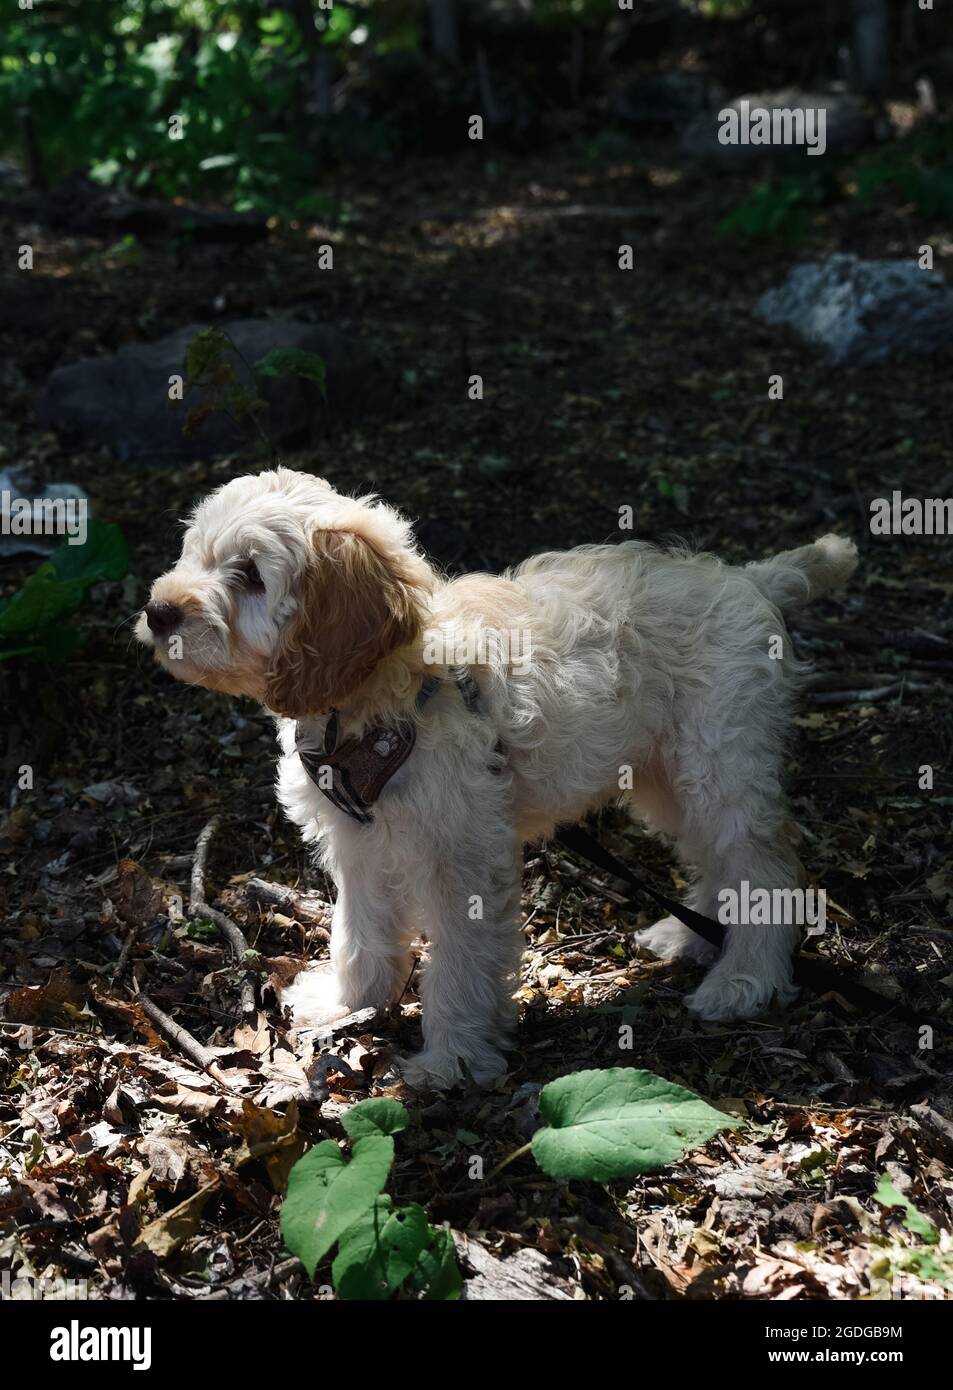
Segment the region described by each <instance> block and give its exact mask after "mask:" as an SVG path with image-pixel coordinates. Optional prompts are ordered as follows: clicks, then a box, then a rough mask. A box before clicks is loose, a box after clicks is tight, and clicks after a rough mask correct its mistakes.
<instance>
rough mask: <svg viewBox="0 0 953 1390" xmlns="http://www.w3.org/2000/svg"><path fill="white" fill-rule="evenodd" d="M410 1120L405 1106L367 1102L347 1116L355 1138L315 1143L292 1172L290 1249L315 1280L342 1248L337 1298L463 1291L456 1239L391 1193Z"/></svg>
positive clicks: (335, 1269) (441, 1295)
mask: <svg viewBox="0 0 953 1390" xmlns="http://www.w3.org/2000/svg"><path fill="white" fill-rule="evenodd" d="M409 1120H410V1117H409V1116H408V1114H407V1111H406V1109H405V1108H404V1106H403V1105H401V1104H400V1102H399V1101H396V1100H389V1099H386V1098H383V1097H382V1098H380V1099H374V1100H364V1101H360V1102H359V1103H358V1104H357V1105H355V1106H353V1107H352V1109H350V1110H349V1111H348V1112H347V1113H346V1114H345V1115H343V1116H342V1119H341V1123H342V1124H343V1126H344V1128H345V1130H346V1131H347V1134H348V1136H349V1138H350V1139H351V1141H352V1143H351V1157H350V1160H348V1159H347V1158H346V1157H345V1154H344V1151H343V1149H342V1148H341V1146H340V1144H337V1143H335V1142H334V1140H333V1139H326V1140H324V1141H322V1142H321V1143H320V1144H315V1146H314V1147H313V1148H312V1149H309V1150H308V1152H307V1153H306V1154H305V1155H304V1157H303V1158H300V1159H299V1160H298V1162H297V1163H296V1164H295V1166H294V1167H293V1168H292V1170H291V1173H290V1175H289V1179H288V1195H287V1197H286V1198H285V1202H284V1205H283V1206H282V1208H281V1233H282V1235H283V1237H284V1240H285V1244H286V1245H287V1246H288V1249H289V1250H290V1251H291V1252H292V1253H293V1254H295V1255H297V1256H298V1258H299V1259H300V1260H301V1262H302V1263H303V1264H304V1266H305V1268H306V1269H307V1271H308V1274H309V1275H310V1276H311V1277H312V1278H313V1277H314V1272H315V1269H316V1268H317V1266H318V1264H319V1263H320V1261H321V1260H322V1259H324V1257H325V1255H327V1254H328V1253H329V1252H330V1251H331V1249H332V1248H333V1247H334V1246H335V1245H337V1254H336V1256H335V1258H334V1261H333V1264H332V1266H331V1278H332V1282H333V1284H334V1288H335V1290H336V1291H337V1294H338V1297H339V1298H342V1299H365V1300H372V1301H380V1300H382V1299H386V1298H389V1297H390V1296H391V1295H392V1294H394V1293H396V1292H397V1291H398V1290H399V1289H401V1288H406V1289H407V1290H408V1292H410V1293H412V1294H414V1295H417V1296H422V1297H423V1298H425V1299H427V1300H435V1299H454V1298H457V1297H458V1296H459V1293H460V1288H461V1280H460V1273H459V1270H458V1269H457V1262H456V1254H455V1251H454V1245H453V1237H452V1236H451V1234H450V1232H449V1231H447V1230H443V1229H434V1228H433V1227H432V1226H431V1225H430V1224H429V1222H428V1221H427V1214H426V1212H425V1211H424V1209H423V1207H421V1206H419V1205H418V1204H417V1203H416V1202H414V1203H411V1205H410V1206H407V1207H397V1206H395V1205H394V1203H393V1201H392V1200H391V1198H390V1197H388V1196H386V1195H384V1187H385V1186H386V1184H387V1179H388V1177H389V1176H390V1170H391V1166H392V1164H393V1161H394V1139H393V1136H394V1135H395V1134H398V1133H399V1132H400V1131H401V1130H402V1129H406V1128H407V1125H408V1123H409Z"/></svg>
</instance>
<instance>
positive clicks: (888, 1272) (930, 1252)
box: [871, 1173, 953, 1289]
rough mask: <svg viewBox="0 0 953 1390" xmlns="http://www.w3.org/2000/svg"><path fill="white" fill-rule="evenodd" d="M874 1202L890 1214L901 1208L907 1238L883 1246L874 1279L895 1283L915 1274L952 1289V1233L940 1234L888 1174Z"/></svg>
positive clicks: (881, 1181) (902, 1223)
mask: <svg viewBox="0 0 953 1390" xmlns="http://www.w3.org/2000/svg"><path fill="white" fill-rule="evenodd" d="M874 1201H875V1202H879V1203H880V1205H881V1206H882V1207H886V1208H887V1209H888V1210H891V1209H895V1208H899V1209H900V1210H901V1211H902V1213H903V1215H902V1217H901V1226H902V1227H903V1229H904V1231H906V1232H908V1233H909V1235H910V1236H914V1237H916V1238H917V1241H918V1243H917V1244H914V1243H913V1242H912V1241H911V1240H909V1239H907V1238H906V1237H904V1238H901V1239H894V1240H891V1241H889V1243H888V1242H885V1241H884V1240H883V1238H882V1237H881V1243H883V1244H884V1245H885V1249H884V1253H883V1255H882V1256H881V1258H880V1259H879V1260H878V1261H877V1262H876V1263H875V1264H874V1266H873V1267H872V1271H871V1272H872V1274H873V1275H874V1276H875V1277H879V1278H881V1279H885V1280H887V1281H892V1280H893V1278H894V1277H895V1276H896V1275H897V1274H901V1273H902V1274H912V1275H914V1276H915V1277H916V1278H918V1279H923V1280H928V1281H932V1282H933V1283H935V1284H940V1285H942V1286H943V1287H944V1288H947V1289H953V1244H951V1241H950V1234H949V1231H942V1232H941V1231H939V1230H938V1229H937V1227H936V1226H935V1225H934V1224H933V1222H932V1221H931V1220H930V1218H929V1217H928V1216H924V1215H923V1213H922V1212H921V1211H918V1210H917V1208H916V1207H915V1206H914V1205H913V1203H912V1202H911V1201H910V1200H909V1198H907V1197H905V1196H904V1195H903V1193H902V1192H898V1191H897V1188H896V1187H895V1185H894V1183H893V1181H892V1179H891V1178H890V1176H889V1174H887V1173H884V1174H883V1175H882V1176H881V1178H880V1181H879V1182H878V1184H877V1187H876V1189H875V1191H874Z"/></svg>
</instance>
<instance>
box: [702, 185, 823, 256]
mask: <svg viewBox="0 0 953 1390" xmlns="http://www.w3.org/2000/svg"><path fill="white" fill-rule="evenodd" d="M822 191H823V182H822V178H821V176H820V175H817V174H789V175H786V176H785V177H784V178H782V179H780V180H778V181H773V180H767V181H765V182H763V183H758V184H756V185H755V186H754V188H753V189H752V190H751V193H750V194H749V195H748V197H747V198H746V199H745V200H744V202H742V203H739V204H738V206H737V207H736V208H734V209H732V211H731V212H730V213H728V215H727V217H724V218H723V219H722V220H721V222H720V223H719V224H718V230H719V232H721V233H723V234H725V235H731V234H737V235H740V236H745V237H756V238H757V237H763V238H768V239H772V240H777V241H783V242H787V243H788V244H789V245H793V244H794V243H795V242H798V241H800V240H801V238H802V237H803V236H804V234H805V232H806V231H807V229H808V226H809V224H810V211H811V209H812V208H813V207H816V206H817V204H818V203H819V202H820V200H821V195H822Z"/></svg>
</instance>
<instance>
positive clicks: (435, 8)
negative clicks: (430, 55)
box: [430, 0, 460, 63]
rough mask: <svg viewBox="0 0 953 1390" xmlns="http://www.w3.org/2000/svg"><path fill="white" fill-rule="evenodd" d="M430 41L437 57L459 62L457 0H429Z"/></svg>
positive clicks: (450, 61)
mask: <svg viewBox="0 0 953 1390" xmlns="http://www.w3.org/2000/svg"><path fill="white" fill-rule="evenodd" d="M430 42H431V43H432V44H433V51H434V53H436V55H437V57H438V58H443V59H445V60H446V62H448V63H459V61H460V31H459V28H458V26H457V0H430Z"/></svg>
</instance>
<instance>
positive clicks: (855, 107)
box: [681, 88, 875, 173]
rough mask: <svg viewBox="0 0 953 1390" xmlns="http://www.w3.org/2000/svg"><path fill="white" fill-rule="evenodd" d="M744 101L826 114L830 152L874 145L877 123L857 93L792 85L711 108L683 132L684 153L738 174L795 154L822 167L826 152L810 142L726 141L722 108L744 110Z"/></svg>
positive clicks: (756, 105) (752, 105) (767, 107)
mask: <svg viewBox="0 0 953 1390" xmlns="http://www.w3.org/2000/svg"><path fill="white" fill-rule="evenodd" d="M742 102H747V103H748V107H747V109H748V111H749V112H752V113H753V112H754V111H756V110H765V111H770V112H772V113H774V112H776V111H777V112H781V111H805V112H809V111H812V110H816V111H821V110H823V111H824V112H825V117H824V122H825V124H824V148H825V153H826V154H841V153H844V152H845V151H849V150H855V149H858V148H860V147H861V146H862V145H866V144H868V143H869V142H870V141H871V140H873V138H874V133H875V131H874V122H873V121H872V119H871V118H870V116H868V114H867V112H866V111H865V110H864V107H863V106H862V105H861V104H860V102H858V101H857V100H856V99H855V98H854V97H851V96H849V95H847V94H841V93H832V92H801V91H798V90H797V89H796V88H789V89H787V90H785V91H780V92H749V93H748V94H747V95H745V96H740V97H736V98H735V99H734V101H730V102H727V103H726V104H725V105H724V106H721V107H719V108H718V109H717V110H711V111H706V112H705V113H704V114H703V115H701V116H698V117H697V118H696V119H695V120H693V121H692V122H691V124H690V125H689V126H688V127H687V128H686V130H685V132H684V134H683V135H682V140H681V147H682V151H683V153H685V154H687V155H688V156H689V157H690V158H691V159H697V160H700V161H702V162H703V163H706V164H715V165H717V166H718V167H719V168H721V169H725V170H728V171H729V172H732V173H748V172H751V171H754V170H757V169H759V168H760V167H761V166H762V165H764V164H765V163H767V162H768V161H770V160H777V159H784V158H791V159H796V160H798V161H799V162H801V163H803V164H804V165H806V166H807V167H810V166H811V165H819V164H820V163H821V161H822V159H823V157H824V156H823V155H813V154H808V147H807V146H806V145H791V144H787V145H785V144H766V145H752V144H747V145H744V144H735V145H726V144H722V142H721V141H720V140H719V138H718V136H719V131H720V130H721V129H722V122H721V121H720V119H719V117H720V115H721V112H722V111H729V110H731V111H737V112H738V113H739V116H740V113H741V111H742V106H741V103H742Z"/></svg>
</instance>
